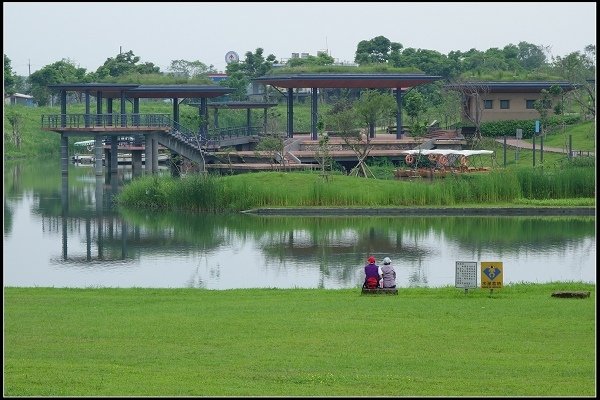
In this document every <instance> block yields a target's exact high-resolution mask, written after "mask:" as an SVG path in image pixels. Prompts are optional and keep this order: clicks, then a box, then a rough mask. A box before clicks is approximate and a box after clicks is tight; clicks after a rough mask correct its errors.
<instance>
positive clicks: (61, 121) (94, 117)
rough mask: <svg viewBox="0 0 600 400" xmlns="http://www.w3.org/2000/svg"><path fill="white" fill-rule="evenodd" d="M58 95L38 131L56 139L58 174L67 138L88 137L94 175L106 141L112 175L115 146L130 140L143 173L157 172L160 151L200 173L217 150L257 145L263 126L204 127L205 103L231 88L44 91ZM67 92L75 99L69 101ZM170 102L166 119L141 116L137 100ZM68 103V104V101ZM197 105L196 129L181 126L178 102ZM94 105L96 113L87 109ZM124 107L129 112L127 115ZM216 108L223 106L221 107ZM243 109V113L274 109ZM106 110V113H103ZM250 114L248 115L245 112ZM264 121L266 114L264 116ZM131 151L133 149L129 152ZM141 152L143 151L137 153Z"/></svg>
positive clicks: (64, 167)
mask: <svg viewBox="0 0 600 400" xmlns="http://www.w3.org/2000/svg"><path fill="white" fill-rule="evenodd" d="M48 87H49V88H50V89H51V90H52V91H55V92H58V93H59V98H60V111H61V112H60V114H55V115H43V116H42V121H41V128H42V130H46V131H53V132H57V133H60V135H61V172H62V173H63V174H67V171H68V163H69V157H68V140H69V138H71V137H82V136H84V137H85V136H87V137H90V136H91V137H92V138H93V139H94V141H95V142H94V146H93V147H94V155H95V157H94V158H95V169H96V174H97V175H101V174H102V173H103V166H102V158H103V157H102V156H103V151H104V146H105V142H109V143H110V148H109V150H107V151H106V152H105V154H104V155H105V156H106V159H107V165H108V166H109V168H110V171H111V173H112V172H116V171H117V166H118V160H117V153H118V151H119V142H120V141H122V140H123V138H128V139H130V140H132V141H133V146H131V147H130V151H131V153H132V163H133V168H134V170H135V169H141V165H142V151H143V152H144V155H145V170H146V172H147V173H155V172H156V171H157V170H158V149H159V146H163V147H165V148H167V149H169V150H170V151H171V156H172V159H173V160H175V159H177V156H178V155H180V156H181V157H184V158H186V159H188V160H190V161H192V162H193V163H196V164H197V165H198V168H199V169H200V170H201V171H203V170H205V164H206V162H207V159H210V158H211V157H212V154H211V152H213V151H215V150H218V149H219V148H221V147H228V146H235V147H239V148H240V149H248V148H249V145H250V144H251V143H255V142H258V135H259V133H260V132H261V131H263V130H264V129H265V127H266V121H265V122H264V123H263V126H251V125H250V119H249V118H248V121H247V126H244V127H236V128H231V127H228V128H218V127H215V128H213V129H209V128H208V106H209V105H208V102H207V99H209V98H224V97H223V96H225V95H227V94H229V93H231V92H233V89H231V88H226V87H221V86H214V85H138V84H104V83H85V84H84V83H82V84H80V83H74V84H69V83H67V84H58V85H49V86H48ZM69 92H75V95H74V96H73V95H71V96H70V97H68V93H69ZM74 98H77V99H78V100H79V102H81V99H82V98H83V100H84V101H83V103H84V104H85V112H83V113H81V112H80V113H68V112H67V105H68V104H73V99H74ZM143 98H145V99H170V100H171V104H172V110H173V111H172V113H171V114H158V113H141V112H140V99H143ZM68 99H69V100H70V101H67V100H68ZM189 99H193V100H199V103H197V104H194V105H197V106H198V113H199V121H200V124H199V126H198V127H197V128H196V129H194V128H189V127H185V126H183V125H182V124H181V123H180V118H179V114H180V113H179V106H180V104H181V103H182V101H183V100H189ZM93 100H95V106H96V110H95V111H96V112H95V113H94V112H93V111H92V110H91V103H92V101H93ZM115 101H116V102H118V105H119V110H118V112H117V111H116V110H113V104H114V103H115ZM129 103H131V105H132V108H133V110H132V112H128V111H129V110H128V107H129ZM219 104H220V105H223V104H226V103H223V102H220V103H219ZM274 105H275V104H267V105H257V104H254V105H247V104H246V105H244V107H246V108H248V109H249V108H251V107H252V108H256V107H259V106H261V107H263V108H265V110H266V107H271V106H274ZM104 106H106V109H105V110H106V111H104ZM248 115H249V111H248ZM265 118H266V112H265ZM133 148H136V150H131V149H133ZM139 149H143V150H139Z"/></svg>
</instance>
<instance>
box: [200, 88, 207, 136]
mask: <svg viewBox="0 0 600 400" xmlns="http://www.w3.org/2000/svg"><path fill="white" fill-rule="evenodd" d="M207 134H208V105H207V103H206V97H201V98H200V135H201V136H202V137H203V138H205V137H206V136H207Z"/></svg>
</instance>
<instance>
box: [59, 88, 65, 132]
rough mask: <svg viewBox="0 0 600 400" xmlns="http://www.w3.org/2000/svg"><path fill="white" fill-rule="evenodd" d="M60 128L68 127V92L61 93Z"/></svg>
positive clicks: (62, 91)
mask: <svg viewBox="0 0 600 400" xmlns="http://www.w3.org/2000/svg"><path fill="white" fill-rule="evenodd" d="M60 126H61V127H63V128H64V127H66V126H67V91H66V90H61V91H60Z"/></svg>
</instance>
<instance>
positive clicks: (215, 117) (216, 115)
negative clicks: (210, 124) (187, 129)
mask: <svg viewBox="0 0 600 400" xmlns="http://www.w3.org/2000/svg"><path fill="white" fill-rule="evenodd" d="M213 121H214V125H215V129H219V109H218V108H216V107H215V109H214V110H213Z"/></svg>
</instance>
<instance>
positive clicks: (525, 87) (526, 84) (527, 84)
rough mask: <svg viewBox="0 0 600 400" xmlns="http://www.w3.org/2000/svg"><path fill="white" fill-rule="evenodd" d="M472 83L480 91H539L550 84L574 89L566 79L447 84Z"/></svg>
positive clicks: (461, 84) (452, 85) (457, 85)
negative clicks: (479, 88)
mask: <svg viewBox="0 0 600 400" xmlns="http://www.w3.org/2000/svg"><path fill="white" fill-rule="evenodd" d="M468 85H474V86H476V87H477V86H479V87H481V90H482V91H486V92H488V93H539V92H540V91H541V90H542V89H546V90H548V89H549V88H550V87H551V86H554V85H558V86H560V88H561V89H562V90H563V91H569V90H573V89H576V85H574V84H572V83H570V82H567V81H512V82H492V81H473V82H464V83H454V84H448V85H446V86H445V87H446V88H448V89H457V88H459V87H462V86H468Z"/></svg>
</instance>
